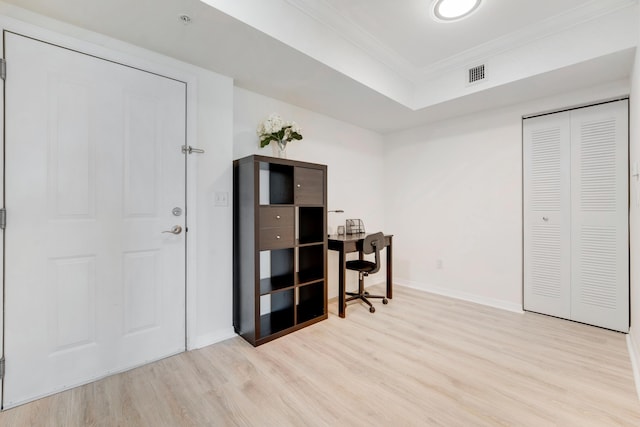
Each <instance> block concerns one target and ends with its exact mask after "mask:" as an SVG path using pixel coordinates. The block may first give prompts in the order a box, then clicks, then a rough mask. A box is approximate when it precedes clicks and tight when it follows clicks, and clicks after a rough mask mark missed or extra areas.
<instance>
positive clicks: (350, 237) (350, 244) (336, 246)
mask: <svg viewBox="0 0 640 427" xmlns="http://www.w3.org/2000/svg"><path fill="white" fill-rule="evenodd" d="M365 236H367V234H366V233H362V234H347V235H340V236H338V235H336V234H332V235H330V236H329V250H330V251H338V315H339V316H340V317H345V314H344V312H345V308H346V305H345V302H344V300H345V292H346V290H345V284H344V279H345V275H346V272H347V260H346V254H348V253H351V252H358V251H360V250H361V249H362V242H363V241H364V238H365ZM392 238H393V234H385V235H384V244H385V247H386V248H387V249H386V252H387V298H388V299H391V298H393V289H392V282H391V281H392V278H393V265H392V261H391V260H392V245H391V242H392ZM360 254H362V252H360ZM361 256H362V255H361Z"/></svg>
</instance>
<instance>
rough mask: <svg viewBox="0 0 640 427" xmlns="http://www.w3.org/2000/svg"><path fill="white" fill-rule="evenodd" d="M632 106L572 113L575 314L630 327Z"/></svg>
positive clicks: (592, 321)
mask: <svg viewBox="0 0 640 427" xmlns="http://www.w3.org/2000/svg"><path fill="white" fill-rule="evenodd" d="M627 110H628V106H627V101H626V100H625V101H618V102H613V103H609V104H604V105H600V106H596V107H590V108H584V109H580V110H574V111H573V112H572V114H571V135H572V146H571V185H572V187H571V193H572V197H571V205H572V215H571V234H572V246H573V249H572V261H571V283H572V287H571V319H572V320H577V321H579V322H584V323H588V324H592V325H597V326H602V327H605V328H610V329H614V330H618V331H623V332H627V331H628V329H629V256H628V253H629V252H628V248H629V241H628V236H629V230H628V181H627V180H628V113H627Z"/></svg>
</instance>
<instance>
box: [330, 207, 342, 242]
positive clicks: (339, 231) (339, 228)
mask: <svg viewBox="0 0 640 427" xmlns="http://www.w3.org/2000/svg"><path fill="white" fill-rule="evenodd" d="M327 212H335V213H344V211H343V210H342V209H336V210H333V211H327ZM336 234H337V235H338V236H341V235H344V225H339V226H338V230H337V231H336Z"/></svg>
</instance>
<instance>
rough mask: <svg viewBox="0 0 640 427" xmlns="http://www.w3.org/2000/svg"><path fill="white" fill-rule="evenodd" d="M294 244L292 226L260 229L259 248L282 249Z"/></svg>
mask: <svg viewBox="0 0 640 427" xmlns="http://www.w3.org/2000/svg"><path fill="white" fill-rule="evenodd" d="M292 246H294V237H293V227H272V228H261V229H260V249H261V250H263V251H264V250H269V249H283V248H290V247H292Z"/></svg>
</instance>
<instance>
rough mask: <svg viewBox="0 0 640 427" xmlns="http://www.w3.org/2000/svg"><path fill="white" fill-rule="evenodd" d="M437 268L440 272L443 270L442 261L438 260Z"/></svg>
mask: <svg viewBox="0 0 640 427" xmlns="http://www.w3.org/2000/svg"><path fill="white" fill-rule="evenodd" d="M436 268H437V269H438V270H442V259H440V258H438V259H436Z"/></svg>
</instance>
